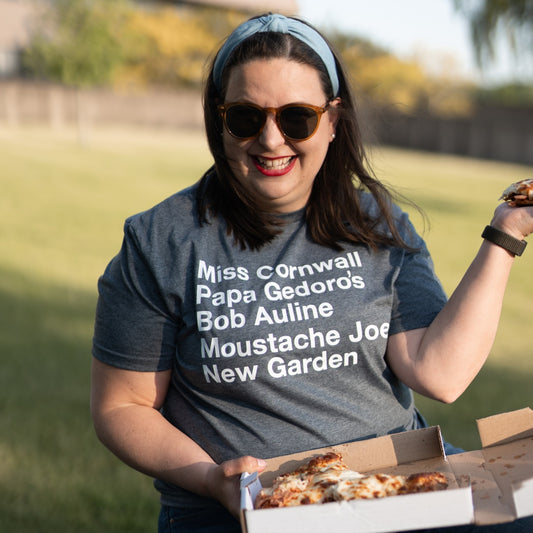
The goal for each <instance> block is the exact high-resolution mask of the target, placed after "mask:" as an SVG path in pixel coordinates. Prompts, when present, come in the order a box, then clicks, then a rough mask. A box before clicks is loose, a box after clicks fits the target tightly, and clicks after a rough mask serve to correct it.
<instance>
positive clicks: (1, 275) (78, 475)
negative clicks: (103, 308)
mask: <svg viewBox="0 0 533 533" xmlns="http://www.w3.org/2000/svg"><path fill="white" fill-rule="evenodd" d="M95 284H96V280H95ZM95 304H96V289H95V292H94V293H91V292H90V291H83V290H76V289H73V288H72V287H67V286H58V285H53V284H50V283H47V282H45V281H38V280H35V279H29V278H27V277H25V276H23V275H21V274H19V273H16V272H9V271H5V270H4V271H2V270H0V353H1V354H2V363H3V368H2V372H1V373H0V416H1V420H2V431H1V434H2V437H1V438H0V458H1V459H0V494H2V497H1V498H0V531H32V532H57V531H76V532H93V531H128V532H141V531H143V532H144V531H150V530H153V529H154V528H155V523H156V522H155V521H156V519H157V510H158V502H157V495H156V493H155V490H154V489H153V487H152V486H151V480H149V479H148V478H146V477H144V476H142V475H141V474H138V473H136V472H134V471H132V470H131V469H129V468H128V467H126V466H125V465H123V464H122V463H120V462H119V461H118V459H116V458H115V457H113V456H112V455H111V453H110V452H109V451H107V450H106V449H105V448H104V447H103V446H102V445H101V444H100V443H99V442H98V440H97V438H96V436H95V435H94V431H93V427H92V422H91V419H90V413H89V385H90V364H91V355H90V349H91V338H92V328H93V320H94V308H95Z"/></svg>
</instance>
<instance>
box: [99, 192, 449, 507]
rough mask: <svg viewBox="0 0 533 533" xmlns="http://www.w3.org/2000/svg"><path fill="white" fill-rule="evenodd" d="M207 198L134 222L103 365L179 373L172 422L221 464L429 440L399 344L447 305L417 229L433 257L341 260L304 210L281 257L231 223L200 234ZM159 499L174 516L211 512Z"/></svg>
mask: <svg viewBox="0 0 533 533" xmlns="http://www.w3.org/2000/svg"><path fill="white" fill-rule="evenodd" d="M195 192H196V188H195V187H191V188H189V189H187V190H185V191H182V192H181V193H178V194H176V195H174V196H172V197H170V198H169V199H167V200H165V201H164V202H162V203H161V204H159V205H157V206H156V207H154V208H153V209H151V210H149V211H146V212H144V213H141V214H139V215H136V216H134V217H131V218H130V219H128V220H127V222H126V225H125V237H124V242H123V246H122V249H121V250H120V253H119V254H118V255H117V256H116V257H115V258H114V259H113V260H112V261H111V263H110V264H109V266H108V267H107V269H106V271H105V273H104V275H103V276H102V278H101V279H100V281H99V293H100V297H99V301H98V308H97V316H96V326H95V336H94V347H93V354H94V356H95V357H96V358H98V359H99V360H101V361H103V362H105V363H108V364H111V365H114V366H117V367H121V368H125V369H130V370H137V371H158V370H166V369H172V371H173V372H172V380H171V385H170V389H169V391H168V395H167V398H166V401H165V404H164V409H163V413H164V415H165V417H166V418H167V419H168V420H170V422H171V423H172V424H174V425H175V426H176V427H178V428H179V429H180V430H181V431H183V432H184V433H186V434H187V435H189V436H190V437H191V438H192V439H194V440H195V441H196V442H198V443H199V444H200V445H201V446H202V447H203V448H204V449H205V450H206V451H207V452H208V453H209V454H210V455H211V457H212V458H213V459H214V460H215V461H216V462H222V461H224V460H227V459H230V458H234V457H238V456H241V455H253V456H256V457H261V458H265V459H266V458H269V457H274V456H277V455H283V454H288V453H294V452H297V451H302V450H307V449H313V448H318V447H323V446H326V445H331V444H338V443H342V442H348V441H353V440H357V439H364V438H370V437H375V436H380V435H384V434H388V433H392V432H399V431H404V430H409V429H413V428H415V427H417V426H416V424H417V422H416V418H417V417H416V410H415V408H414V405H413V397H412V394H411V391H410V390H409V389H408V388H407V387H406V386H405V385H403V384H402V383H401V382H400V381H399V380H398V379H397V378H396V377H395V376H394V374H393V373H392V372H391V370H390V369H389V367H388V366H387V363H386V360H385V352H386V347H387V337H388V335H393V334H395V333H398V332H402V331H406V330H411V329H415V328H421V327H426V326H428V325H429V324H430V323H431V321H432V320H433V318H434V317H435V315H436V314H437V313H438V312H439V310H440V309H441V308H442V306H443V305H444V303H445V301H446V296H445V294H444V291H443V289H442V287H441V285H440V283H439V281H438V280H437V279H436V277H435V274H434V271H433V266H432V262H431V259H430V257H429V255H428V252H427V250H426V247H425V244H424V242H423V241H422V239H420V237H418V236H417V235H416V233H415V232H414V230H411V231H412V235H411V234H410V233H408V232H406V233H405V235H404V237H405V238H406V239H408V241H409V242H410V243H411V244H413V245H415V246H418V247H419V248H420V251H419V252H417V253H409V252H406V251H405V250H402V249H399V248H392V247H382V248H381V249H380V250H379V251H378V252H372V251H371V250H369V249H368V248H367V247H366V246H362V245H351V244H347V245H345V249H344V250H343V251H341V252H336V251H334V250H332V249H329V248H326V247H323V246H320V245H317V244H315V243H313V242H311V241H310V239H309V237H308V235H307V232H306V225H305V221H304V218H303V212H298V213H293V214H291V215H288V216H287V217H285V218H286V222H287V223H286V226H285V227H284V231H283V233H282V234H281V235H280V236H279V237H277V238H276V239H275V240H274V242H273V243H271V244H269V245H268V246H266V247H264V248H263V249H261V250H260V251H250V250H242V249H241V248H240V247H239V246H236V245H235V244H234V242H233V238H232V236H228V235H227V233H226V226H225V223H224V222H223V221H222V220H219V219H213V220H211V221H210V223H209V224H205V225H203V226H201V225H200V224H199V222H198V219H197V216H196V210H195ZM367 203H368V205H371V201H370V199H368V202H367ZM396 215H397V217H399V218H401V219H402V220H403V223H404V225H405V226H406V227H409V226H410V223H409V221H408V219H407V215H406V214H405V213H402V212H401V211H400V210H399V209H396ZM156 486H157V487H158V489H159V490H160V491H161V493H162V501H163V503H166V504H170V505H177V506H180V505H184V506H185V505H186V506H191V505H195V504H200V503H201V499H200V498H198V497H197V496H194V495H192V494H190V493H188V492H186V491H183V490H182V489H179V488H178V487H174V486H172V485H169V484H168V483H163V482H160V481H156ZM199 502H200V503H199ZM204 503H205V502H204Z"/></svg>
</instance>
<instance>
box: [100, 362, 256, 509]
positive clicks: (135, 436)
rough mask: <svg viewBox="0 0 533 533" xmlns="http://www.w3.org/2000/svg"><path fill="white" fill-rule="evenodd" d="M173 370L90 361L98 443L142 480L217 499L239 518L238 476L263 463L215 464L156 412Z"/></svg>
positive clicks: (249, 459) (248, 460) (250, 459)
mask: <svg viewBox="0 0 533 533" xmlns="http://www.w3.org/2000/svg"><path fill="white" fill-rule="evenodd" d="M170 374H171V371H170V370H168V371H163V372H135V371H131V370H123V369H120V368H116V367H113V366H110V365H107V364H105V363H102V362H100V361H99V360H97V359H96V358H93V365H92V383H91V414H92V417H93V423H94V427H95V430H96V434H97V435H98V438H99V439H100V440H101V441H102V443H103V444H104V445H105V446H106V447H107V448H109V449H110V450H111V451H112V452H113V453H114V454H115V455H116V456H117V457H119V458H120V459H121V460H122V461H124V462H125V463H126V464H128V465H129V466H131V467H132V468H135V469H136V470H138V471H140V472H143V473H144V474H146V475H149V476H152V477H155V478H158V479H162V480H165V481H168V482H170V483H173V484H175V485H177V486H179V487H182V488H184V489H186V490H189V491H191V492H194V493H196V494H199V495H201V496H206V497H210V498H214V499H217V500H219V501H220V502H221V503H222V504H223V505H224V506H226V507H227V508H228V509H229V510H230V512H232V513H233V514H234V515H236V516H237V515H238V513H239V488H238V487H239V475H240V474H241V473H242V472H245V471H248V472H253V471H261V470H263V469H264V467H265V464H264V462H263V461H261V460H258V459H255V458H253V457H248V456H247V457H241V458H238V459H234V460H231V461H226V462H225V463H222V464H221V465H217V464H216V463H215V462H214V461H213V460H212V459H211V457H210V456H209V455H208V454H207V453H206V452H205V451H204V450H203V449H202V448H201V447H200V446H199V445H198V444H197V443H195V442H194V441H193V440H191V439H190V438H189V437H187V435H185V434H184V433H182V432H181V431H179V430H178V429H176V428H175V427H174V426H173V425H172V424H170V423H169V422H168V421H167V420H166V419H165V418H164V417H163V416H162V414H161V413H160V411H159V409H160V408H161V406H162V404H163V401H164V399H165V396H166V393H167V390H168V386H169V383H170Z"/></svg>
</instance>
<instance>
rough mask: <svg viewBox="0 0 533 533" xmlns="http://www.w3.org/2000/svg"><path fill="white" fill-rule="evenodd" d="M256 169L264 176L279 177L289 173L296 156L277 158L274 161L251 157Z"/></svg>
mask: <svg viewBox="0 0 533 533" xmlns="http://www.w3.org/2000/svg"><path fill="white" fill-rule="evenodd" d="M253 161H254V163H255V166H256V168H257V169H258V170H259V171H260V172H261V173H262V174H265V175H266V176H281V175H283V174H286V173H287V172H289V171H290V170H291V169H292V167H293V166H294V164H295V163H296V156H288V157H278V158H276V159H271V158H266V157H260V156H253Z"/></svg>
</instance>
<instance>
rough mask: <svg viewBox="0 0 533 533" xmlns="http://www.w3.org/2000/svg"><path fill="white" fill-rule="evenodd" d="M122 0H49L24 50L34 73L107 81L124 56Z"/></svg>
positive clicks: (79, 82)
mask: <svg viewBox="0 0 533 533" xmlns="http://www.w3.org/2000/svg"><path fill="white" fill-rule="evenodd" d="M124 22H125V9H124V4H123V2H122V0H53V2H51V3H50V4H49V6H48V9H46V11H45V13H44V14H43V17H42V19H41V25H40V26H39V27H38V28H37V30H36V32H35V33H34V35H33V39H32V42H31V44H30V46H29V47H28V49H27V50H26V51H25V54H24V58H23V61H24V65H25V67H26V68H27V69H28V70H29V71H31V72H33V73H35V74H37V75H38V76H40V77H42V78H45V79H48V80H52V81H57V82H60V83H64V84H66V85H71V86H88V85H104V84H108V83H109V82H110V80H111V79H112V77H113V73H114V71H115V69H116V68H117V66H118V65H120V63H121V61H122V60H123V54H124V50H123V47H122V44H123V41H122V40H121V38H120V37H122V36H123V34H122V29H123V27H124Z"/></svg>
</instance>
